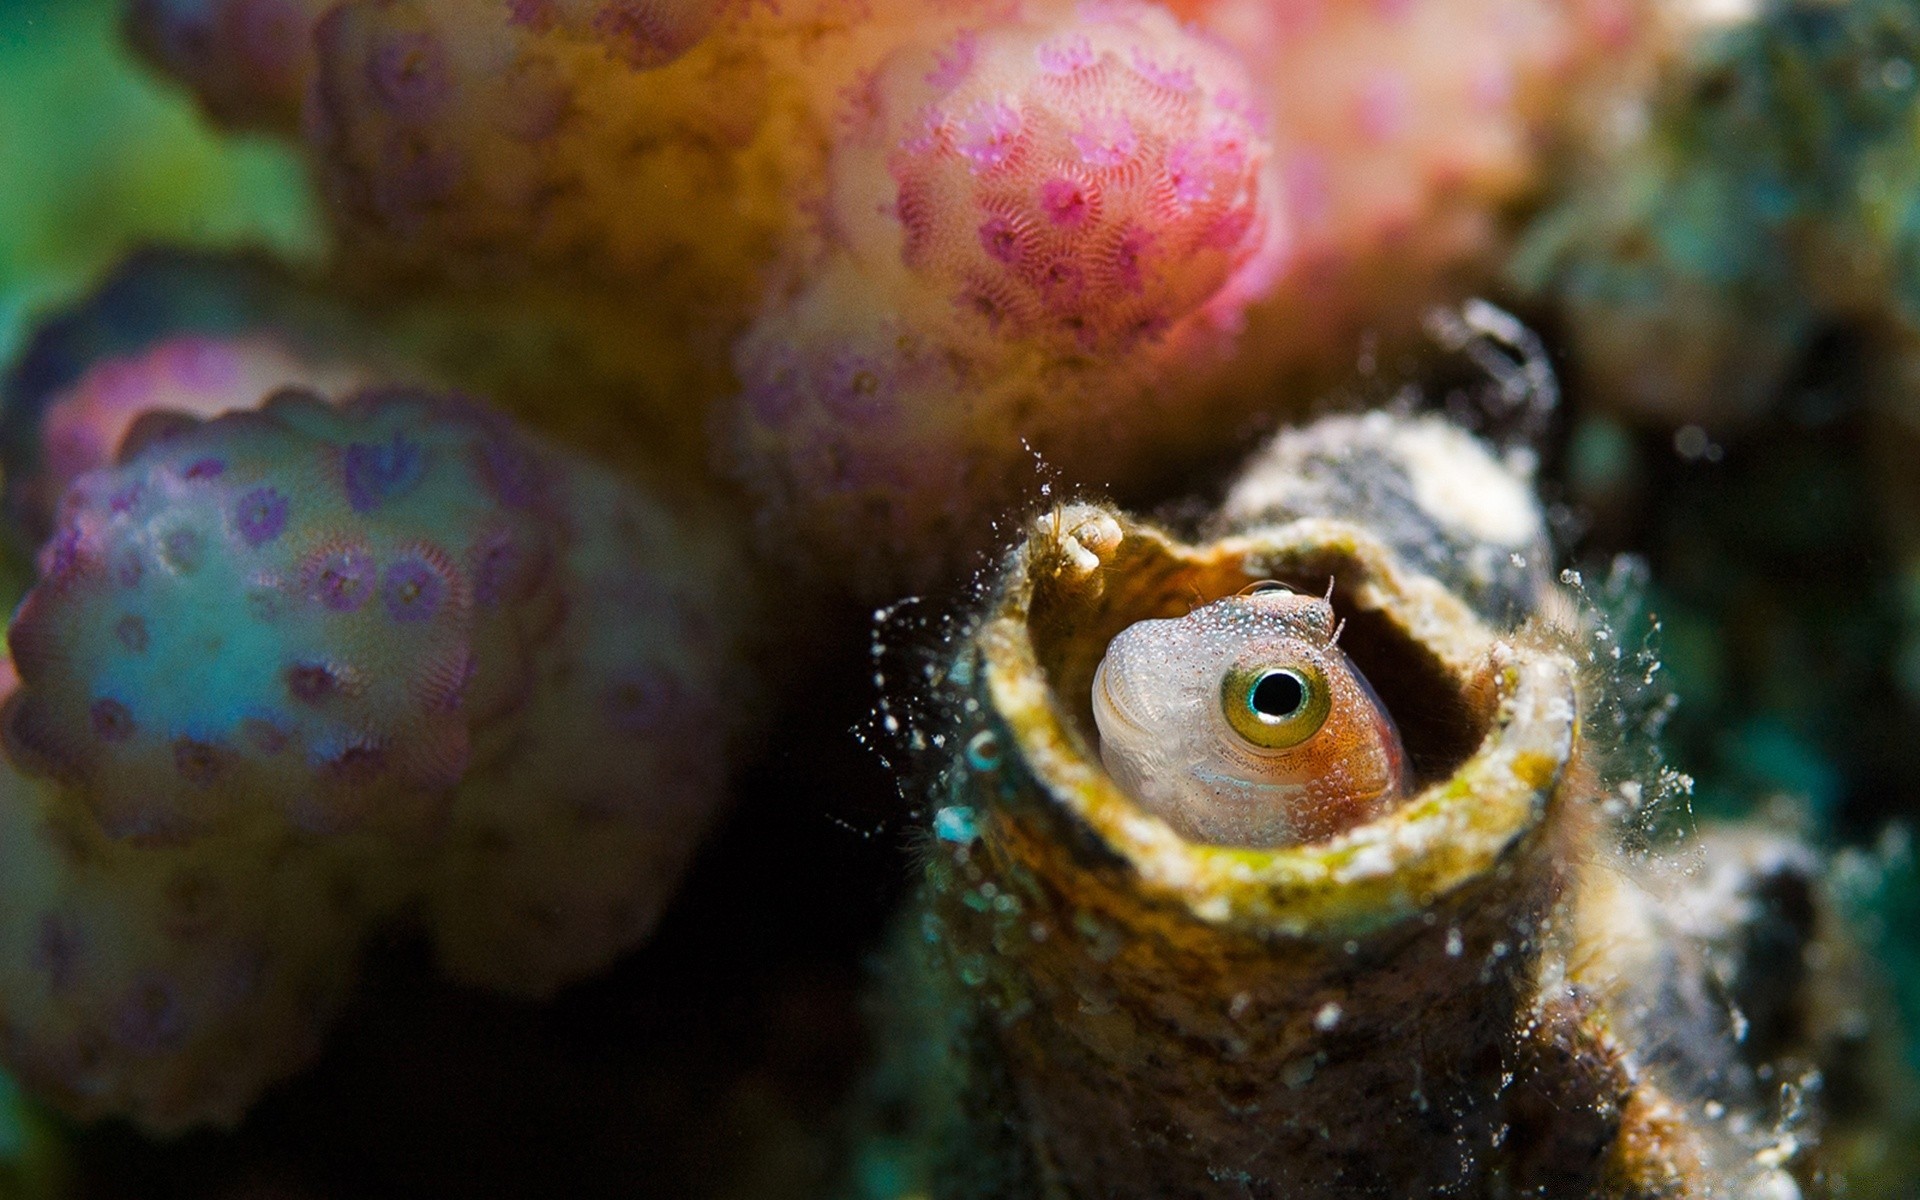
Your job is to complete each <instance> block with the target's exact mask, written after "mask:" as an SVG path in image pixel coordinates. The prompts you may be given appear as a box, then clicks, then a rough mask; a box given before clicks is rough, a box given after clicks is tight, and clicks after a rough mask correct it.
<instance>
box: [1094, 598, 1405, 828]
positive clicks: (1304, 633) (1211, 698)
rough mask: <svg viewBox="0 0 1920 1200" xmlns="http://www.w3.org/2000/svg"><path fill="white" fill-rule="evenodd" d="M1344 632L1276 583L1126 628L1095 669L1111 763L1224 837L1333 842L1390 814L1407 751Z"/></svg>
mask: <svg viewBox="0 0 1920 1200" xmlns="http://www.w3.org/2000/svg"><path fill="white" fill-rule="evenodd" d="M1329 595H1331V594H1330V593H1329ZM1339 632H1340V631H1339V628H1338V627H1337V626H1336V624H1335V621H1334V615H1333V605H1332V604H1331V603H1330V602H1329V600H1327V599H1320V598H1318V597H1313V596H1303V595H1300V594H1299V593H1297V592H1294V591H1292V590H1290V589H1288V588H1286V587H1284V586H1283V585H1281V584H1277V583H1264V584H1255V585H1254V586H1253V587H1251V588H1248V589H1247V590H1246V591H1244V592H1242V593H1241V594H1239V595H1238V596H1230V597H1228V598H1226V599H1224V600H1218V601H1215V602H1214V603H1212V604H1208V605H1206V606H1204V607H1202V608H1198V609H1195V610H1194V611H1193V612H1191V613H1189V614H1187V615H1186V616H1185V617H1180V618H1177V619H1171V620H1154V621H1140V622H1137V623H1135V624H1133V625H1130V626H1128V627H1127V628H1126V629H1124V630H1122V631H1121V632H1120V635H1119V636H1118V637H1116V638H1114V639H1113V641H1112V642H1110V643H1108V645H1107V653H1106V657H1105V658H1103V659H1101V661H1100V668H1099V670H1098V671H1096V672H1094V676H1093V717H1094V723H1095V725H1097V726H1098V727H1099V730H1100V759H1101V761H1102V762H1103V763H1105V764H1106V768H1107V772H1108V773H1109V774H1110V775H1112V776H1113V778H1114V780H1115V781H1116V782H1118V783H1119V784H1120V786H1122V787H1123V788H1125V789H1127V791H1128V792H1130V793H1131V794H1132V795H1133V797H1134V798H1135V799H1136V800H1138V801H1139V802H1140V803H1141V805H1142V806H1144V807H1145V808H1146V809H1148V810H1149V811H1150V812H1152V813H1153V814H1154V815H1156V816H1158V817H1160V818H1161V819H1162V820H1164V821H1166V822H1167V823H1168V824H1169V825H1172V826H1173V827H1174V829H1175V830H1177V831H1178V832H1179V833H1180V834H1181V835H1182V836H1183V837H1187V838H1190V839H1193V840H1196V841H1201V842H1206V843H1211V844H1215V845H1228V846H1287V845H1298V844H1302V843H1307V842H1316V841H1322V840H1324V839H1327V838H1330V837H1333V836H1335V835H1336V834H1339V833H1342V832H1344V831H1346V830H1348V829H1351V828H1353V827H1354V826H1356V825H1360V824H1364V823H1365V822H1367V821H1370V820H1372V819H1373V818H1375V817H1377V816H1380V815H1381V814H1382V813H1384V812H1386V811H1387V809H1388V808H1390V807H1391V806H1392V805H1393V803H1394V801H1396V800H1397V799H1399V798H1400V797H1402V796H1404V795H1405V794H1406V791H1407V767H1406V760H1407V756H1406V751H1405V749H1404V748H1403V747H1402V746H1401V744H1400V733H1399V731H1398V730H1397V729H1395V728H1394V724H1393V719H1392V718H1391V717H1390V716H1388V715H1387V711H1386V709H1385V708H1384V707H1382V705H1381V703H1380V698H1379V697H1378V696H1376V695H1375V694H1374V691H1373V688H1371V687H1370V686H1368V684H1367V681H1366V679H1365V678H1364V677H1363V676H1362V675H1361V674H1360V671H1359V669H1358V668H1357V667H1355V666H1354V665H1353V663H1352V662H1350V661H1348V659H1347V656H1346V655H1345V654H1343V653H1341V651H1340V649H1339V648H1338V646H1337V645H1336V642H1337V641H1338V638H1339Z"/></svg>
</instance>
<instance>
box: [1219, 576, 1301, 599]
mask: <svg viewBox="0 0 1920 1200" xmlns="http://www.w3.org/2000/svg"><path fill="white" fill-rule="evenodd" d="M1270 592H1282V593H1284V594H1286V595H1289V596H1293V595H1298V593H1297V592H1295V591H1294V590H1293V589H1292V588H1290V587H1288V586H1287V585H1286V584H1284V583H1281V582H1280V581H1279V580H1278V579H1262V580H1261V581H1260V582H1258V583H1250V584H1248V585H1247V586H1245V587H1243V588H1241V589H1240V590H1239V591H1237V592H1235V593H1234V595H1236V596H1264V595H1267V594H1268V593H1270Z"/></svg>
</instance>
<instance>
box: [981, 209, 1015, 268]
mask: <svg viewBox="0 0 1920 1200" xmlns="http://www.w3.org/2000/svg"><path fill="white" fill-rule="evenodd" d="M980 248H981V249H982V250H985V251H986V252H987V257H988V258H991V259H993V260H994V261H995V262H1003V263H1010V262H1013V261H1014V260H1015V259H1017V258H1019V257H1020V229H1019V227H1018V226H1016V225H1015V224H1014V223H1013V222H1012V221H1010V220H1008V219H1007V218H1005V217H988V218H987V219H986V220H985V221H983V222H981V223H980Z"/></svg>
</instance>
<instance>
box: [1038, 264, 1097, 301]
mask: <svg viewBox="0 0 1920 1200" xmlns="http://www.w3.org/2000/svg"><path fill="white" fill-rule="evenodd" d="M1035 282H1036V283H1037V284H1038V285H1039V288H1040V294H1041V295H1043V296H1045V297H1046V298H1047V303H1048V304H1050V305H1053V306H1054V307H1056V308H1058V307H1060V306H1061V305H1065V304H1071V303H1073V302H1074V301H1076V300H1078V299H1079V298H1080V294H1081V293H1082V292H1083V291H1085V290H1086V282H1087V275H1086V272H1085V271H1083V270H1081V269H1080V266H1079V264H1077V263H1071V262H1066V261H1063V260H1055V261H1053V262H1050V263H1048V264H1047V265H1046V266H1045V267H1044V268H1043V269H1042V270H1041V271H1040V273H1039V276H1038V278H1037V279H1036V281H1035Z"/></svg>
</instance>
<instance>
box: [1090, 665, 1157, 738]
mask: <svg viewBox="0 0 1920 1200" xmlns="http://www.w3.org/2000/svg"><path fill="white" fill-rule="evenodd" d="M1092 691H1093V706H1094V709H1095V711H1096V712H1098V713H1099V715H1101V716H1106V717H1111V718H1112V719H1113V723H1114V724H1116V725H1119V726H1121V727H1123V728H1124V729H1125V730H1126V731H1127V732H1128V733H1136V734H1140V735H1142V736H1145V735H1146V734H1147V733H1148V732H1149V730H1148V729H1147V727H1146V726H1145V725H1142V724H1141V723H1140V722H1139V721H1138V720H1136V719H1135V718H1134V715H1133V714H1132V713H1131V712H1129V711H1127V706H1126V704H1125V703H1124V702H1123V701H1122V700H1121V699H1120V697H1119V696H1116V695H1115V694H1114V692H1113V689H1112V688H1110V687H1108V686H1107V662H1106V660H1105V659H1101V660H1100V665H1099V666H1098V667H1095V668H1094V671H1093V689H1092ZM1098 724H1099V722H1098V721H1096V722H1095V725H1096V726H1097V725H1098Z"/></svg>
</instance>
